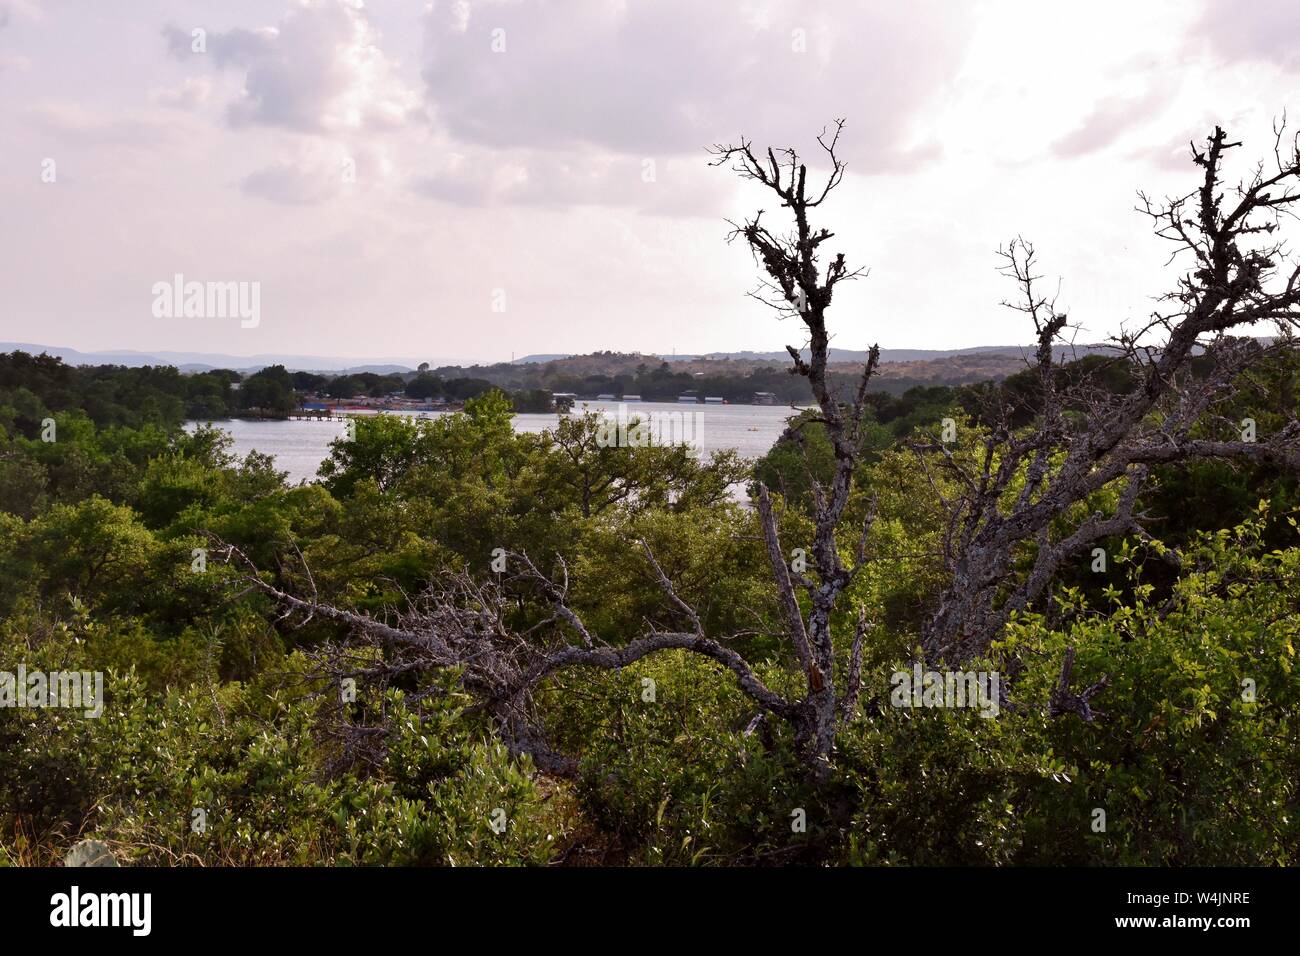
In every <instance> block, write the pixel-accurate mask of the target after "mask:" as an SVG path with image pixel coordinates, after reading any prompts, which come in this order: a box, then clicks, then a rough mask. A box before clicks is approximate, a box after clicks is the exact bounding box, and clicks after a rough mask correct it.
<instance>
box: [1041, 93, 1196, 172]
mask: <svg viewBox="0 0 1300 956" xmlns="http://www.w3.org/2000/svg"><path fill="white" fill-rule="evenodd" d="M1172 93H1173V90H1172V89H1170V88H1169V87H1168V86H1167V85H1164V84H1158V85H1157V86H1156V87H1154V88H1153V89H1151V90H1150V91H1149V92H1148V93H1147V94H1146V95H1145V96H1142V97H1127V96H1110V97H1106V98H1104V99H1102V100H1100V101H1099V102H1098V103H1097V104H1096V105H1095V106H1094V107H1093V109H1092V112H1091V113H1089V114H1088V116H1087V117H1086V118H1085V119H1084V121H1083V122H1082V123H1081V124H1080V125H1079V126H1078V127H1077V128H1076V129H1075V130H1074V131H1073V132H1070V133H1068V134H1067V135H1065V136H1064V137H1062V138H1061V139H1059V140H1057V141H1056V142H1055V143H1053V144H1052V153H1053V154H1054V155H1056V156H1059V157H1062V158H1074V157H1078V156H1086V155H1088V154H1089V153H1095V152H1097V151H1098V150H1101V149H1105V148H1106V147H1107V146H1110V145H1111V144H1112V143H1114V142H1115V141H1116V140H1118V139H1119V138H1120V137H1122V136H1123V135H1124V134H1125V133H1127V132H1128V131H1129V130H1132V129H1134V128H1136V127H1139V126H1142V125H1144V124H1145V123H1147V121H1149V120H1150V119H1151V117H1152V116H1153V115H1154V114H1156V113H1157V112H1158V111H1159V110H1161V109H1163V108H1164V107H1165V106H1166V105H1167V104H1168V103H1169V102H1170V100H1171V99H1172Z"/></svg>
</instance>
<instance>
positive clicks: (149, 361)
mask: <svg viewBox="0 0 1300 956" xmlns="http://www.w3.org/2000/svg"><path fill="white" fill-rule="evenodd" d="M13 351H23V352H30V353H31V354H33V355H39V354H40V353H41V352H46V353H48V354H50V355H54V356H58V357H59V358H61V359H63V361H64V362H66V363H68V364H69V365H125V366H128V367H130V368H139V367H141V366H144V365H174V366H176V367H177V368H178V369H180V370H181V371H182V372H207V371H211V370H212V369H214V368H228V369H233V370H234V371H236V372H256V371H258V370H259V369H263V368H265V367H266V366H268V365H283V366H285V367H286V368H287V369H289V370H290V371H291V372H297V371H304V372H375V373H376V374H379V375H387V374H390V373H393V372H413V371H415V368H416V366H417V365H419V364H420V363H419V361H413V360H411V359H406V358H379V359H370V360H367V362H366V364H362V365H356V364H354V363H355V362H356V361H357V360H356V358H340V357H337V356H322V355H275V354H264V355H224V354H221V353H219V352H166V351H159V352H141V351H137V350H135V349H115V350H112V351H104V352H81V351H78V350H77V349H72V348H66V347H64V346H59V345H34V344H32V343H30V342H0V352H13ZM424 361H428V362H429V364H430V365H440V364H444V363H445V362H447V361H448V360H447V359H445V358H437V357H433V358H429V359H427V360H424Z"/></svg>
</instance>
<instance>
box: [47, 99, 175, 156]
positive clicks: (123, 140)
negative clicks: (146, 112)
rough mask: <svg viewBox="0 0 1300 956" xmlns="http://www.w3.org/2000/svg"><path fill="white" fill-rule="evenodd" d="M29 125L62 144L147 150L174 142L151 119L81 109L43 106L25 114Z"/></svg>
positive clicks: (171, 135) (168, 132)
mask: <svg viewBox="0 0 1300 956" xmlns="http://www.w3.org/2000/svg"><path fill="white" fill-rule="evenodd" d="M23 116H24V119H25V120H26V121H27V123H28V125H30V126H32V127H33V128H35V129H38V130H40V131H41V132H44V133H48V134H51V135H53V136H55V137H57V138H59V139H61V140H64V141H65V142H75V143H79V144H83V145H90V146H100V145H113V146H140V147H150V146H154V145H157V144H159V143H162V142H164V141H166V140H169V139H172V138H174V135H175V131H174V129H173V128H172V127H171V126H169V125H168V124H167V123H165V122H162V121H160V120H157V119H154V118H152V117H133V116H124V115H120V114H119V115H112V116H105V115H104V114H103V113H100V112H97V111H95V110H91V109H87V108H86V107H84V106H80V105H76V104H69V103H46V104H42V105H40V106H34V107H32V108H31V109H29V110H27V111H26V112H25V113H24V114H23Z"/></svg>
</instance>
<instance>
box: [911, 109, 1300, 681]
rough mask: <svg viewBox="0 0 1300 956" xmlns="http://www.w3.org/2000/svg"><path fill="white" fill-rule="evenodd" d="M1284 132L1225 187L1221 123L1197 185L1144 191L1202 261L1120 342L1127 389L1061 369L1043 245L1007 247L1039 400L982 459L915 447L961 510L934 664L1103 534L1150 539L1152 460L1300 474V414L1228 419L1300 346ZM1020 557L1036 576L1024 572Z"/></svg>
mask: <svg viewBox="0 0 1300 956" xmlns="http://www.w3.org/2000/svg"><path fill="white" fill-rule="evenodd" d="M1282 129H1283V127H1282V126H1279V127H1278V128H1277V130H1276V139H1275V144H1274V150H1273V153H1274V156H1273V160H1274V163H1273V167H1271V168H1269V169H1268V170H1267V171H1266V168H1265V165H1264V164H1263V163H1261V164H1259V165H1257V166H1256V167H1255V168H1254V170H1253V172H1252V174H1251V175H1250V176H1249V177H1248V178H1247V179H1245V180H1244V181H1242V182H1240V183H1239V184H1238V185H1237V186H1236V187H1235V189H1233V190H1231V191H1230V192H1229V193H1228V195H1226V196H1225V192H1224V190H1223V187H1222V177H1223V174H1224V171H1223V167H1224V156H1225V154H1226V153H1227V151H1228V150H1230V149H1233V148H1235V147H1237V146H1238V145H1240V144H1238V143H1235V142H1229V141H1228V136H1227V134H1226V133H1225V132H1224V131H1223V130H1222V129H1219V128H1217V127H1216V128H1215V130H1214V132H1213V133H1212V134H1211V135H1210V137H1209V138H1208V140H1207V141H1206V143H1205V145H1204V146H1203V147H1201V148H1197V147H1195V146H1193V148H1192V162H1194V163H1195V165H1196V166H1197V167H1198V168H1199V169H1200V177H1199V178H1200V183H1199V185H1198V188H1197V189H1196V190H1195V191H1193V192H1191V193H1189V194H1187V195H1185V196H1182V197H1179V198H1173V199H1168V200H1166V201H1165V202H1164V203H1161V204H1156V203H1153V202H1152V201H1151V200H1150V199H1148V198H1147V197H1146V196H1145V195H1141V194H1140V206H1139V210H1140V211H1141V212H1143V213H1144V214H1145V215H1147V216H1149V217H1150V218H1151V219H1152V220H1153V222H1154V223H1155V226H1156V229H1155V231H1156V234H1157V235H1158V236H1159V237H1161V238H1163V239H1166V240H1168V241H1170V242H1173V243H1174V244H1175V245H1176V249H1175V251H1174V254H1173V256H1171V261H1175V260H1177V259H1180V258H1182V259H1190V261H1189V264H1188V268H1187V271H1186V272H1185V273H1183V274H1182V275H1181V277H1180V278H1179V279H1178V281H1177V285H1176V287H1175V289H1174V291H1173V292H1171V293H1169V294H1168V295H1166V296H1165V297H1164V298H1163V299H1162V305H1161V307H1160V308H1159V309H1157V311H1156V312H1155V313H1154V314H1153V315H1152V316H1151V317H1150V319H1149V321H1147V322H1145V323H1144V324H1143V325H1142V326H1141V327H1140V328H1137V329H1135V330H1133V331H1131V332H1128V331H1126V332H1124V333H1121V334H1120V335H1119V336H1117V337H1116V338H1115V339H1114V340H1113V342H1112V350H1111V361H1112V362H1117V363H1121V364H1123V365H1124V366H1125V367H1126V368H1127V369H1128V370H1129V371H1131V372H1132V373H1133V375H1134V376H1135V378H1136V387H1135V388H1133V389H1132V390H1131V391H1129V392H1127V393H1125V394H1118V395H1117V394H1113V393H1112V392H1110V391H1108V390H1107V389H1105V388H1103V387H1102V386H1101V384H1100V376H1101V374H1102V373H1103V372H1104V370H1105V369H1104V368H1101V369H1097V370H1095V372H1094V373H1093V374H1086V375H1083V376H1082V377H1081V378H1077V379H1075V380H1071V377H1070V376H1067V375H1065V374H1064V373H1063V369H1062V368H1061V367H1060V366H1061V365H1062V364H1063V363H1064V362H1065V361H1066V360H1067V359H1068V358H1069V357H1070V355H1071V349H1070V345H1069V342H1067V340H1066V337H1065V332H1066V330H1067V329H1068V328H1069V325H1068V322H1067V318H1066V316H1065V315H1063V314H1061V313H1060V312H1058V311H1057V309H1056V307H1055V303H1054V301H1052V300H1049V299H1047V298H1046V297H1044V296H1042V295H1041V294H1040V293H1039V291H1038V285H1037V283H1038V280H1039V277H1038V276H1037V275H1036V274H1035V268H1036V267H1035V259H1034V249H1033V247H1032V246H1030V245H1029V244H1028V243H1026V242H1023V241H1021V240H1017V241H1016V242H1014V243H1012V244H1011V246H1010V248H1009V249H1007V250H1004V251H1003V253H1002V254H1003V256H1004V257H1005V260H1006V264H1005V271H1006V273H1007V274H1008V276H1010V277H1011V278H1012V279H1013V280H1014V281H1015V282H1016V284H1017V285H1018V287H1019V292H1020V297H1019V300H1018V303H1017V304H1016V305H1015V306H1013V307H1014V308H1017V309H1019V310H1021V311H1023V312H1025V313H1026V314H1027V315H1028V316H1029V317H1030V319H1031V320H1032V322H1033V324H1034V328H1035V331H1036V333H1037V351H1036V353H1035V355H1034V358H1033V367H1034V368H1035V369H1036V370H1037V375H1036V379H1037V394H1038V398H1039V403H1040V407H1039V409H1038V415H1037V419H1036V421H1034V423H1033V424H1032V425H1031V426H1029V427H1027V428H1021V429H1016V428H1014V427H1012V425H1011V424H1009V422H1010V420H1011V418H1012V412H1013V409H1011V408H1010V407H1006V406H1004V407H1003V408H1002V410H1001V414H1000V416H999V415H995V416H993V417H994V419H995V423H994V425H993V426H992V427H991V428H989V429H988V431H987V432H986V433H985V434H984V435H983V436H982V437H981V438H980V439H979V442H978V446H979V447H977V448H976V449H975V450H974V452H973V454H965V455H963V454H959V453H958V452H957V451H956V450H954V449H953V448H952V447H950V446H949V445H946V444H943V443H938V442H924V443H917V444H916V445H915V446H914V447H915V450H916V452H917V454H918V456H919V458H920V461H921V465H922V467H923V468H924V469H926V473H927V474H928V475H930V476H931V478H932V479H934V478H935V477H936V475H937V474H940V473H943V474H946V475H947V476H948V478H949V481H947V482H939V481H937V480H935V481H933V483H932V487H933V489H934V492H935V494H936V495H939V497H940V499H941V500H942V502H943V504H944V506H945V510H946V512H947V514H948V521H947V526H946V528H945V530H944V535H943V546H942V561H943V565H944V568H945V571H946V573H947V576H948V584H947V586H946V587H945V588H944V590H943V591H942V593H941V594H940V595H939V598H938V601H937V603H936V605H935V607H934V610H933V614H932V615H931V616H930V618H929V619H928V621H927V623H926V624H925V626H924V629H923V634H922V647H923V650H924V653H925V655H926V657H927V658H928V659H929V660H931V661H934V662H947V663H948V664H950V665H956V664H961V663H963V662H965V661H967V660H969V659H971V658H972V657H975V656H978V655H980V654H982V653H984V652H985V651H987V650H988V648H989V645H990V643H991V642H992V641H993V640H994V639H995V638H996V637H997V636H998V635H999V634H1000V633H1001V630H1002V628H1003V626H1004V625H1005V624H1006V623H1007V621H1008V619H1009V617H1010V615H1011V614H1012V613H1013V612H1016V611H1020V610H1024V609H1026V608H1028V607H1030V606H1031V605H1032V604H1033V603H1034V602H1035V601H1037V600H1038V599H1040V598H1042V597H1043V596H1044V595H1045V594H1046V592H1047V590H1048V587H1049V585H1050V584H1051V582H1052V581H1053V579H1054V578H1055V576H1056V575H1057V573H1058V572H1059V571H1061V569H1062V568H1063V567H1065V566H1066V564H1067V562H1069V561H1071V560H1075V559H1076V557H1077V556H1078V555H1079V554H1080V552H1082V551H1083V550H1084V549H1086V548H1090V547H1092V546H1093V545H1094V544H1095V543H1096V542H1098V541H1100V540H1101V539H1103V538H1106V537H1109V536H1112V535H1120V534H1133V535H1136V536H1138V537H1140V538H1147V537H1148V534H1149V533H1148V530H1147V528H1146V519H1147V518H1148V517H1149V516H1148V515H1146V514H1145V513H1143V512H1142V511H1140V510H1137V509H1138V506H1139V498H1140V495H1141V493H1142V491H1143V488H1144V486H1145V483H1146V482H1147V480H1148V474H1149V470H1150V469H1151V468H1152V466H1155V465H1158V464H1164V463H1172V462H1184V461H1190V460H1195V459H1210V458H1216V459H1252V460H1255V461H1267V462H1271V463H1275V464H1281V465H1284V466H1286V467H1288V468H1292V469H1297V470H1300V424H1297V422H1296V421H1294V420H1292V421H1290V422H1289V423H1288V424H1287V425H1286V426H1285V427H1283V428H1281V429H1279V430H1276V431H1275V432H1274V433H1273V434H1270V435H1261V436H1258V437H1256V436H1253V435H1251V436H1245V435H1243V434H1242V432H1241V423H1240V422H1232V421H1229V420H1227V419H1226V417H1225V416H1224V414H1223V409H1224V408H1225V407H1226V405H1227V403H1229V402H1230V401H1231V400H1232V399H1233V397H1234V396H1236V395H1237V394H1239V391H1238V390H1239V388H1240V385H1239V383H1240V381H1241V375H1242V373H1243V372H1244V371H1246V370H1248V369H1250V368H1251V367H1253V366H1256V365H1257V364H1258V363H1259V362H1260V361H1262V360H1263V359H1264V358H1265V357H1266V356H1267V355H1268V353H1269V352H1270V351H1278V350H1283V349H1292V348H1294V341H1293V340H1292V338H1291V331H1292V329H1293V328H1294V327H1295V324H1296V321H1297V318H1300V266H1298V265H1296V264H1295V263H1293V262H1290V261H1288V258H1287V256H1286V252H1285V249H1284V247H1283V243H1282V241H1281V239H1280V237H1279V232H1278V230H1279V228H1280V226H1281V224H1282V221H1283V219H1284V218H1285V217H1286V216H1288V215H1291V214H1293V213H1292V210H1293V207H1295V204H1296V203H1297V202H1300V188H1298V187H1300V146H1298V145H1297V142H1296V140H1294V139H1293V140H1292V141H1291V142H1290V144H1289V145H1288V147H1287V151H1286V152H1285V153H1284V150H1283V132H1282ZM1260 323H1266V324H1270V325H1271V326H1273V328H1272V329H1271V330H1270V331H1275V332H1276V335H1277V338H1276V339H1275V340H1274V342H1273V343H1272V344H1271V345H1267V346H1266V345H1263V344H1261V343H1260V342H1258V341H1256V340H1254V339H1245V338H1239V337H1234V335H1233V333H1234V332H1242V331H1243V330H1253V329H1255V328H1256V327H1257V326H1258V325H1259V324H1260ZM1256 334H1257V333H1256ZM1194 359H1196V360H1197V361H1196V363H1195V364H1196V366H1197V368H1196V369H1194V368H1193V360H1194ZM1207 367H1208V371H1206V368H1207ZM1112 483H1115V486H1116V487H1117V488H1118V489H1119V500H1118V505H1117V507H1116V508H1115V510H1114V513H1111V514H1105V513H1101V512H1095V513H1093V514H1091V515H1089V516H1088V517H1086V518H1085V519H1083V520H1082V521H1079V522H1075V523H1073V524H1067V526H1066V527H1065V528H1064V530H1062V527H1061V526H1062V524H1063V519H1064V518H1065V516H1066V514H1067V512H1068V511H1070V509H1072V508H1074V507H1075V506H1076V505H1077V504H1078V503H1080V502H1084V501H1086V500H1087V499H1088V498H1089V497H1090V496H1092V495H1094V494H1095V493H1097V492H1099V491H1101V490H1102V489H1104V488H1106V487H1107V486H1108V485H1111V484H1112ZM941 484H942V485H944V488H941V487H940V485H941ZM954 487H955V489H956V490H955V491H953V490H950V489H952V488H954ZM1168 557H1169V559H1170V560H1174V561H1176V560H1177V558H1176V556H1174V555H1170V556H1168ZM1022 558H1023V559H1025V560H1026V561H1028V564H1029V567H1028V571H1027V572H1025V573H1019V574H1017V573H1013V568H1014V566H1015V565H1016V563H1017V561H1018V560H1020V559H1022Z"/></svg>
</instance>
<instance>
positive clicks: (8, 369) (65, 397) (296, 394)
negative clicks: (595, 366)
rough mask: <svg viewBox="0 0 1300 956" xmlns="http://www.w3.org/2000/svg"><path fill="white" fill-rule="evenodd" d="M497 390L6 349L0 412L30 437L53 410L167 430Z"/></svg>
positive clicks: (1, 361) (452, 382)
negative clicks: (344, 404)
mask: <svg viewBox="0 0 1300 956" xmlns="http://www.w3.org/2000/svg"><path fill="white" fill-rule="evenodd" d="M496 388H497V386H495V385H493V384H492V383H491V382H489V381H487V380H485V379H478V378H467V377H464V376H458V377H451V378H442V377H439V376H437V375H432V374H429V373H427V372H412V373H406V374H403V375H396V374H391V375H380V374H377V373H374V372H357V373H349V374H344V375H333V376H331V375H321V374H318V373H315V372H303V371H298V372H290V371H288V370H287V369H286V368H285V367H284V366H283V365H269V366H267V367H266V368H263V369H260V370H259V371H257V372H253V373H240V372H237V371H234V370H232V369H215V370H212V371H205V372H195V373H192V374H190V373H183V372H180V371H179V370H177V369H176V368H174V367H172V366H144V367H140V368H132V367H128V366H122V365H67V364H65V363H64V362H63V360H62V359H61V358H57V357H54V356H50V355H47V354H41V355H29V354H28V353H26V352H20V351H16V352H12V353H0V415H7V416H8V417H7V418H5V419H3V421H5V422H7V423H8V425H9V427H10V428H11V429H16V430H17V431H19V432H20V433H22V434H25V435H27V437H29V438H30V437H35V435H36V433H37V431H38V430H39V426H40V422H41V421H42V420H43V419H45V418H46V417H48V416H49V415H50V413H52V412H67V411H72V410H80V411H81V412H84V413H85V415H86V417H87V418H88V419H89V420H90V421H92V422H94V423H95V424H96V425H100V426H108V425H125V426H131V427H138V426H141V425H146V424H151V425H157V426H160V427H167V426H172V425H177V424H179V423H181V422H183V421H186V420H199V421H217V420H222V419H227V418H233V417H238V416H245V415H246V416H256V417H270V418H283V417H285V416H287V415H289V414H290V413H291V412H293V411H294V410H295V409H297V408H298V407H299V406H300V405H301V404H302V402H303V400H304V399H305V398H307V397H323V398H326V399H333V400H346V399H350V398H355V397H358V396H364V397H368V398H383V397H385V396H389V395H403V396H405V397H407V398H413V399H442V400H444V401H447V402H457V403H458V402H463V401H465V400H466V399H470V398H476V397H478V396H480V395H484V394H486V393H487V392H490V391H492V390H494V389H496ZM508 395H509V397H510V399H511V402H512V405H513V407H514V408H515V410H516V411H520V412H542V411H550V409H551V395H550V392H549V391H546V390H543V389H532V388H520V389H516V390H511V391H509V392H508ZM6 409H7V410H8V411H5V410H6Z"/></svg>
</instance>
